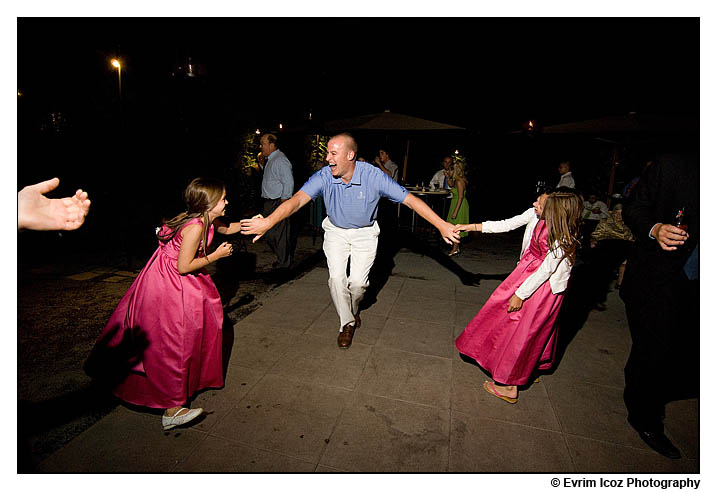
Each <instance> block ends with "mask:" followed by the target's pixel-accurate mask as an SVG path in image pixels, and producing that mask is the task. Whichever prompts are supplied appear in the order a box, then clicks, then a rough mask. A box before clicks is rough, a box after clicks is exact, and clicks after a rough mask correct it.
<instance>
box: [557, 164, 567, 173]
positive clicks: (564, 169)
mask: <svg viewBox="0 0 718 492" xmlns="http://www.w3.org/2000/svg"><path fill="white" fill-rule="evenodd" d="M567 172H568V164H566V163H565V162H562V163H561V164H559V165H558V173H559V174H566V173H567Z"/></svg>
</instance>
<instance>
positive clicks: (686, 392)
mask: <svg viewBox="0 0 718 492" xmlns="http://www.w3.org/2000/svg"><path fill="white" fill-rule="evenodd" d="M698 177H699V164H698V158H697V156H694V155H691V154H681V155H678V154H664V155H662V156H660V157H659V158H657V159H656V161H655V162H654V165H653V166H651V167H650V168H649V169H648V170H647V171H646V173H645V174H644V175H643V176H642V177H641V179H640V181H639V182H638V185H637V187H636V189H635V191H634V193H633V195H632V197H631V200H630V201H629V202H628V203H627V204H626V206H625V208H624V211H623V220H624V222H625V223H626V224H627V225H628V227H629V228H630V229H631V231H633V234H634V236H635V237H636V251H635V255H634V256H633V257H631V259H630V260H629V261H628V264H627V266H626V273H625V276H624V279H623V284H622V286H621V298H622V299H623V301H624V302H625V304H626V316H627V318H628V325H629V329H630V331H631V339H632V341H633V345H632V347H631V354H630V356H629V358H628V362H627V363H626V368H625V378H626V387H625V390H624V401H625V403H626V408H627V410H628V422H629V424H631V426H632V427H633V428H634V429H635V430H636V431H637V432H638V434H639V435H640V437H641V438H642V439H643V440H644V441H645V442H646V443H647V444H648V445H649V446H650V447H651V448H653V449H654V450H655V451H657V452H658V453H660V454H662V455H664V456H666V457H669V458H674V459H675V458H680V457H681V454H680V451H679V450H678V449H677V448H676V447H675V446H674V445H673V443H672V442H671V441H670V440H669V439H668V438H667V437H666V435H665V434H664V429H663V418H664V417H665V404H666V402H668V401H671V400H676V399H681V398H687V397H690V396H693V397H695V396H697V392H698V368H699V364H698V357H699V345H698V339H699V336H698V334H699V288H698V242H699V238H700V210H699V186H698ZM680 209H683V210H684V211H685V218H686V221H687V223H688V229H687V231H685V230H683V229H681V228H679V227H676V226H675V225H673V224H674V221H675V218H676V214H677V212H678V211H679V210H680Z"/></svg>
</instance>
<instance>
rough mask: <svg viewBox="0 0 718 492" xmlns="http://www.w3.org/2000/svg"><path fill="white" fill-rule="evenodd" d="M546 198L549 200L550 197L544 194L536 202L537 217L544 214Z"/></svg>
mask: <svg viewBox="0 0 718 492" xmlns="http://www.w3.org/2000/svg"><path fill="white" fill-rule="evenodd" d="M546 198H548V195H547V194H546V193H544V194H543V195H541V196H539V197H538V198H537V199H536V201H535V202H534V212H536V217H541V214H542V213H543V206H544V204H545V203H546Z"/></svg>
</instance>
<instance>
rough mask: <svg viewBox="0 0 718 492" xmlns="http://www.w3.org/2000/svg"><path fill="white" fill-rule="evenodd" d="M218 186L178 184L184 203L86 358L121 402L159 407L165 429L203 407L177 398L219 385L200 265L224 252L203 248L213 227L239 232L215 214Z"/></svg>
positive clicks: (216, 327)
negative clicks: (183, 186) (183, 210)
mask: <svg viewBox="0 0 718 492" xmlns="http://www.w3.org/2000/svg"><path fill="white" fill-rule="evenodd" d="M225 197H226V192H225V189H224V185H223V184H222V183H221V182H220V181H218V180H214V179H208V178H196V179H194V180H193V181H192V182H191V183H190V184H189V186H187V188H186V189H185V192H184V199H185V204H186V206H187V210H186V211H185V212H182V213H181V214H179V215H177V216H176V217H174V218H173V219H170V220H168V221H165V222H164V223H163V224H162V227H161V228H160V229H159V230H158V232H157V238H158V239H159V247H158V248H157V250H156V251H155V253H154V254H153V255H152V257H151V258H150V260H149V261H148V262H147V265H145V267H144V268H143V269H142V271H141V272H140V274H139V275H138V276H137V278H136V279H135V281H134V282H133V283H132V286H130V288H129V290H128V291H127V293H126V294H125V295H124V297H123V298H122V300H121V301H120V303H119V305H118V306H117V308H116V309H115V311H114V313H113V314H112V316H111V317H110V320H109V321H108V323H107V326H105V329H104V330H103V331H102V334H101V335H100V337H99V339H98V341H97V343H96V344H95V347H94V348H93V350H92V352H91V353H90V356H89V358H88V359H87V361H86V363H85V370H86V371H87V373H88V374H89V375H90V376H91V377H93V378H96V379H99V380H103V381H105V382H107V383H109V384H110V386H111V387H112V388H113V389H112V392H113V393H114V394H115V396H117V397H118V398H120V399H121V400H124V401H126V402H128V403H131V404H134V405H142V406H145V407H151V408H162V409H165V412H164V415H163V416H162V427H163V428H164V429H165V430H167V429H171V428H173V427H176V426H177V425H181V424H185V423H187V422H189V421H191V420H193V419H195V418H196V417H198V416H199V415H201V414H202V409H201V408H195V409H191V410H190V409H189V408H185V407H184V405H185V404H186V403H187V400H188V399H189V397H191V396H192V395H193V394H194V393H195V392H196V391H198V390H200V389H203V388H219V387H221V386H224V378H223V375H222V321H223V318H224V316H223V311H222V301H221V299H220V297H219V292H218V291H217V288H216V287H215V285H214V282H212V279H211V278H210V276H209V274H208V273H207V271H206V270H205V269H204V267H205V266H207V265H209V264H210V263H212V262H215V261H217V260H219V259H220V258H224V257H226V256H230V255H231V254H232V245H231V244H230V243H227V242H223V243H222V244H220V245H219V246H218V247H217V249H216V250H215V251H214V252H211V253H208V250H209V244H210V243H211V242H212V237H213V236H214V231H215V230H216V231H217V232H220V233H222V234H233V233H235V232H239V229H240V228H239V222H235V223H232V224H230V225H229V226H224V225H222V224H221V223H220V222H217V223H216V224H215V223H214V222H215V220H216V219H217V218H218V217H220V216H222V215H224V212H225V207H226V206H227V203H228V202H227V200H226V198H225Z"/></svg>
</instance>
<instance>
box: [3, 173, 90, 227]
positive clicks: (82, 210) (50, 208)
mask: <svg viewBox="0 0 718 492" xmlns="http://www.w3.org/2000/svg"><path fill="white" fill-rule="evenodd" d="M59 184H60V179H59V178H52V179H48V180H47V181H43V182H41V183H37V184H34V185H29V186H26V187H24V188H23V189H22V190H20V191H18V192H17V230H18V231H22V230H25V229H30V230H34V231H72V230H75V229H78V228H80V226H82V224H84V223H85V217H87V214H88V213H89V212H90V199H89V198H88V197H87V193H86V192H84V191H82V190H77V191H76V192H75V194H74V195H73V196H69V197H65V198H47V197H46V196H45V195H46V194H47V193H50V192H51V191H52V190H54V189H55V188H57V187H58V186H59Z"/></svg>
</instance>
